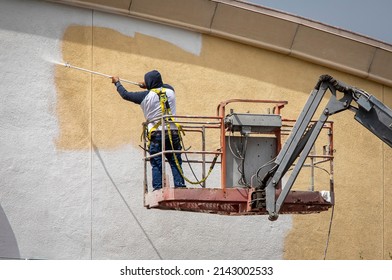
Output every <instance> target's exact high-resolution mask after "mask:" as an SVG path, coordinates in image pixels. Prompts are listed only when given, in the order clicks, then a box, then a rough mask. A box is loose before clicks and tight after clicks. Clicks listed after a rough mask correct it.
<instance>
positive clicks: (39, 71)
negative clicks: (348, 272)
mask: <svg viewBox="0 0 392 280" xmlns="http://www.w3.org/2000/svg"><path fill="white" fill-rule="evenodd" d="M0 2H1V5H2V9H1V10H0V23H2V25H0V27H1V28H0V38H1V39H3V38H4V40H3V41H2V42H4V43H2V44H1V45H0V59H1V61H2V66H1V68H2V69H3V68H4V69H6V70H7V71H6V74H5V78H4V82H3V83H1V84H0V87H1V91H2V92H6V93H9V94H8V95H7V98H6V95H3V97H2V103H1V107H0V108H1V111H0V112H1V117H2V119H4V120H5V121H4V122H2V123H1V124H0V128H1V132H2V133H1V134H0V141H1V144H2V145H1V154H2V158H1V160H0V164H1V165H0V167H1V168H0V172H1V173H0V175H1V184H0V195H1V196H0V241H1V242H0V249H1V250H0V254H1V252H6V253H7V254H8V255H3V256H1V255H0V257H4V258H7V257H8V258H9V257H14V258H44V259H323V258H324V252H325V246H326V241H327V235H328V228H329V223H330V217H331V210H329V211H328V212H324V213H321V214H312V215H281V216H280V217H279V219H278V221H276V222H270V221H268V219H267V217H266V216H246V217H241V216H240V217H231V216H219V215H209V214H204V213H186V212H176V211H161V210H153V209H145V208H144V207H143V190H142V188H143V162H142V156H143V153H142V150H141V149H140V148H139V147H138V145H139V144H140V135H141V123H142V122H143V121H144V119H143V115H142V112H141V109H140V108H139V106H138V105H136V104H132V103H129V102H126V101H124V100H122V99H121V97H120V96H119V94H118V93H117V92H116V90H115V87H114V86H113V85H112V84H111V80H110V79H109V78H104V77H100V76H96V75H91V74H88V73H84V72H81V71H78V70H75V69H70V68H66V67H64V66H63V65H60V64H56V63H55V62H56V61H57V62H69V63H70V64H72V65H75V66H79V67H83V68H87V69H90V70H94V71H98V72H103V73H106V74H109V75H118V76H120V78H124V79H128V80H133V81H141V80H142V79H143V76H144V73H145V72H147V71H149V70H152V69H157V70H159V71H160V72H161V73H162V76H163V79H164V82H166V83H169V84H171V85H173V86H174V87H175V89H176V96H177V113H178V114H180V115H207V116H214V115H216V107H217V105H218V104H219V102H221V101H223V100H227V99H232V98H248V99H272V100H287V101H288V102H289V103H288V105H286V107H285V108H284V109H283V116H284V117H285V118H290V119H295V118H296V117H297V116H298V115H299V113H300V111H301V110H302V107H303V105H304V104H305V102H306V100H307V98H308V95H309V93H310V91H311V90H312V88H313V87H314V85H315V84H316V82H317V80H318V77H319V76H320V75H321V74H325V73H328V74H330V75H332V76H334V77H335V78H337V79H339V80H342V81H344V82H346V83H348V84H351V85H353V86H356V87H358V88H363V89H365V90H366V91H368V92H369V93H371V94H373V95H375V96H376V97H377V98H379V99H380V100H381V101H383V102H385V104H386V105H388V106H390V107H391V106H392V89H391V88H389V87H386V86H383V85H381V84H377V83H374V82H369V81H367V80H363V79H360V78H358V77H355V76H352V75H349V74H345V73H342V72H338V71H335V70H332V69H328V68H325V67H322V66H319V65H315V64H311V63H308V62H306V61H302V60H299V59H295V58H292V57H288V56H285V55H282V54H278V53H275V52H272V51H267V50H264V49H260V48H256V47H251V46H248V45H245V44H240V43H236V42H233V41H229V40H225V39H221V38H217V37H213V36H209V35H201V34H197V33H194V32H191V31H184V30H179V29H176V28H174V27H169V26H164V25H160V24H157V23H151V22H145V21H142V20H137V19H132V18H128V17H120V16H115V15H110V16H109V15H107V14H105V13H101V12H96V11H91V10H84V9H79V8H70V7H64V6H61V5H56V4H51V3H44V2H41V1H28V3H29V4H28V5H27V4H26V3H27V1H20V0H17V1H5V0H0ZM26 5H27V6H26ZM15 10H18V11H19V17H18V19H21V20H18V21H17V20H16V19H13V18H12V17H11V16H9V15H11V14H12V11H15ZM55 19H56V20H55ZM57 19H61V20H57ZM51 21H52V22H56V24H53V25H50V26H47V25H46V24H45V23H46V22H51ZM5 22H6V23H7V24H3V23H5ZM31 22H34V23H35V24H31ZM26 43H27V44H28V45H29V46H30V47H29V48H27V49H26V48H25V47H24V45H26ZM5 54H7V55H5ZM44 56H47V57H49V58H50V59H46V60H45V59H44V58H45V57H44ZM27 61H28V62H29V63H28V64H26V62H27ZM22 66H23V67H22ZM15 77H23V78H24V79H25V84H27V85H29V87H28V90H29V93H30V94H29V95H18V94H16V93H15V88H14V86H15ZM124 85H125V87H126V88H127V89H128V90H130V91H132V90H139V88H137V87H135V86H132V85H127V84H124ZM25 90H26V89H25ZM10 93H13V94H10ZM326 102H327V97H326V98H324V100H323V104H325V103H326ZM232 107H233V108H234V109H235V111H238V112H252V113H257V112H260V111H262V112H263V113H264V112H265V110H267V108H264V107H263V108H260V107H259V106H249V105H248V104H247V105H246V106H245V105H241V104H239V105H233V106H232ZM229 109H230V107H229V108H228V110H229ZM319 113H320V112H318V113H317V114H319ZM317 114H316V115H317ZM27 115H28V116H29V118H25V116H27ZM331 120H333V121H334V148H335V149H336V153H335V164H334V170H335V192H336V205H335V209H334V217H333V221H332V230H331V236H330V241H329V246H328V250H327V255H326V258H327V259H390V258H391V254H392V247H391V246H392V245H391V244H392V222H391V221H392V217H391V215H392V214H391V213H390V212H391V211H390V209H391V207H392V198H391V197H392V196H391V194H392V190H391V188H390V185H391V184H392V177H391V171H390V170H392V150H391V149H390V148H389V147H388V146H386V145H385V144H382V143H381V141H380V140H379V139H377V138H376V137H375V136H373V135H372V134H371V133H370V132H368V131H367V130H366V129H365V128H363V127H362V126H361V125H360V124H358V123H357V122H356V121H355V120H354V119H353V115H352V113H351V112H344V113H341V114H338V115H335V116H333V117H331ZM209 137H210V138H209V140H208V146H209V147H210V148H217V147H218V146H219V138H218V136H217V135H216V134H211V135H210V136H209ZM190 138H191V137H188V138H187V137H185V139H184V140H185V143H187V145H189V146H194V145H196V143H195V142H194V140H193V139H190ZM307 180H308V179H306V178H305V176H301V177H300V178H299V181H298V184H297V185H296V186H295V187H296V188H301V189H303V188H305V189H306V188H307V184H308V183H309V182H308V181H307ZM325 182H326V181H325V180H321V181H319V182H318V183H319V185H321V186H318V188H320V189H328V186H327V185H326V183H325Z"/></svg>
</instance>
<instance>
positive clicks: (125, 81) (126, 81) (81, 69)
mask: <svg viewBox="0 0 392 280" xmlns="http://www.w3.org/2000/svg"><path fill="white" fill-rule="evenodd" d="M60 64H61V65H64V66H65V67H67V68H72V69H76V70H79V71H83V72H87V73H90V74H94V75H98V76H102V77H106V78H112V77H113V76H110V75H107V74H104V73H100V72H96V71H92V70H88V69H85V68H81V67H77V66H74V65H71V64H70V63H68V62H65V63H60ZM120 81H121V82H124V83H128V84H132V85H136V86H139V87H143V85H142V84H141V83H137V82H132V81H129V80H125V79H120Z"/></svg>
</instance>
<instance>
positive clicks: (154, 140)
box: [149, 131, 185, 190]
mask: <svg viewBox="0 0 392 280" xmlns="http://www.w3.org/2000/svg"><path fill="white" fill-rule="evenodd" d="M168 133H169V132H168V131H165V150H166V151H167V150H181V149H182V147H181V142H180V137H179V135H178V133H177V131H171V134H172V142H173V147H172V146H171V143H170V139H169V134H168ZM161 151H162V135H161V132H160V131H156V132H155V133H153V134H152V135H151V142H150V150H149V152H150V155H151V156H152V155H154V154H156V153H159V152H161ZM165 156H166V159H167V160H168V162H169V164H170V168H171V171H172V174H173V180H174V186H175V187H185V182H184V178H183V177H182V175H181V173H180V171H179V170H178V167H177V164H176V162H175V159H174V156H175V157H177V161H178V163H179V166H180V168H181V171H182V167H181V166H182V159H181V153H178V154H172V153H167V154H165ZM150 163H151V166H152V187H153V188H154V190H156V189H160V188H162V157H161V156H156V157H153V158H151V160H150Z"/></svg>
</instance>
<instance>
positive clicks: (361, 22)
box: [246, 0, 392, 44]
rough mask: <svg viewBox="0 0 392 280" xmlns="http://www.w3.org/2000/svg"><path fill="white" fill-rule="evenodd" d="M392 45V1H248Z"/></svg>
mask: <svg viewBox="0 0 392 280" xmlns="http://www.w3.org/2000/svg"><path fill="white" fill-rule="evenodd" d="M246 1H248V2H251V3H254V4H257V5H261V6H265V7H269V8H273V9H275V10H279V11H283V12H287V13H290V14H294V15H297V16H301V17H304V18H308V19H312V20H316V21H319V22H322V23H325V24H328V25H332V26H335V27H339V28H342V29H345V30H349V31H352V32H355V33H358V34H362V35H365V36H367V37H371V38H373V39H376V40H380V41H383V42H386V43H389V44H392V30H391V27H392V0H323V1H322V0H246Z"/></svg>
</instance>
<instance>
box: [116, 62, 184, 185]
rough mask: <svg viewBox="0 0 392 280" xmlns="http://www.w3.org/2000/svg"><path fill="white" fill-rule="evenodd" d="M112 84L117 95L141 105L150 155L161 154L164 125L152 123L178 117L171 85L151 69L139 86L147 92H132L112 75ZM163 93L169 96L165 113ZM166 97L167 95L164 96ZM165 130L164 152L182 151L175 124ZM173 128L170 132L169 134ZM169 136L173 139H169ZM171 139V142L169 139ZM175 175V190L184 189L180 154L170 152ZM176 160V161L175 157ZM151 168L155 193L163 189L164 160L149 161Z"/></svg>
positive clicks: (154, 158) (169, 159)
mask: <svg viewBox="0 0 392 280" xmlns="http://www.w3.org/2000/svg"><path fill="white" fill-rule="evenodd" d="M112 83H114V85H115V86H116V88H117V92H118V93H119V94H120V95H121V97H122V98H123V99H125V100H127V101H131V102H133V103H136V104H140V106H141V108H142V110H143V113H144V117H145V119H146V121H147V122H148V127H147V129H148V132H147V134H148V135H149V140H150V143H149V144H150V145H149V153H150V155H151V156H152V155H154V154H157V153H159V152H161V151H162V125H161V121H160V120H156V121H153V122H151V120H153V119H156V118H159V117H161V116H162V115H163V114H165V115H167V111H168V112H170V113H171V114H172V115H175V114H176V96H175V92H174V89H173V87H172V86H170V85H168V84H164V83H163V82H162V77H161V74H160V73H159V72H158V71H157V70H152V71H150V72H148V73H146V74H145V75H144V82H143V83H140V85H139V86H140V87H141V88H143V89H146V90H145V91H137V92H129V91H127V90H126V89H125V88H124V87H123V85H122V84H121V82H120V79H119V77H117V76H113V77H112ZM160 94H164V95H166V98H167V102H164V104H165V110H166V112H163V110H164V109H163V107H162V106H163V104H162V106H161V103H162V102H161V100H160ZM163 97H165V96H163ZM168 126H169V125H166V127H165V150H181V149H182V147H181V141H180V140H181V139H180V134H179V133H180V132H179V131H178V126H177V125H176V124H175V123H170V127H168ZM168 129H170V131H168ZM169 133H170V134H171V137H169ZM170 138H171V139H170ZM165 156H166V158H167V160H168V162H169V164H170V167H171V170H172V174H173V180H174V187H175V188H183V187H185V182H184V177H183V171H182V159H181V153H175V154H173V153H167V154H165ZM174 157H176V158H177V160H176V159H175V158H174ZM150 163H151V166H152V187H153V190H154V191H155V190H158V189H160V188H162V157H161V156H156V157H152V158H151V159H150Z"/></svg>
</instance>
